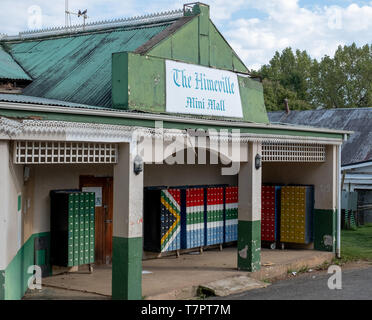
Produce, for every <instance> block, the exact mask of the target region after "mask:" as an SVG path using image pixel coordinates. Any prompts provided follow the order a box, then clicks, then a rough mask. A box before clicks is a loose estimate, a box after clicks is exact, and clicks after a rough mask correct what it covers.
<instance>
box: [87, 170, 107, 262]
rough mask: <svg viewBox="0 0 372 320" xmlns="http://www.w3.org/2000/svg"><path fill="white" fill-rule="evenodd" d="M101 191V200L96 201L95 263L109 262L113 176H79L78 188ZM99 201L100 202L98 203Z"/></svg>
mask: <svg viewBox="0 0 372 320" xmlns="http://www.w3.org/2000/svg"><path fill="white" fill-rule="evenodd" d="M83 188H89V189H85V190H86V191H89V192H95V191H96V192H97V193H98V194H99V193H100V192H101V193H102V201H99V199H98V202H97V201H96V219H95V222H96V226H95V231H96V234H95V241H96V242H95V263H96V264H111V262H112V232H113V224H112V221H113V220H112V219H113V202H114V199H113V198H114V197H113V178H112V177H108V178H96V177H92V176H81V177H80V189H83ZM100 202H101V203H100Z"/></svg>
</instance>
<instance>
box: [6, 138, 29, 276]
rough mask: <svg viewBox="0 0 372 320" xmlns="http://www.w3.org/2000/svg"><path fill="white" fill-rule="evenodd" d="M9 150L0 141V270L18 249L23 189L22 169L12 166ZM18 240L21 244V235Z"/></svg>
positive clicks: (7, 145)
mask: <svg viewBox="0 0 372 320" xmlns="http://www.w3.org/2000/svg"><path fill="white" fill-rule="evenodd" d="M9 150H10V148H9V144H8V142H7V141H0V179H1V180H0V181H1V182H0V206H1V210H0V270H4V269H5V268H6V267H7V266H8V264H9V263H10V262H11V260H12V259H13V257H14V256H15V255H16V253H17V252H18V250H19V248H20V245H19V238H18V236H19V232H18V229H19V225H18V218H19V216H18V215H19V213H18V194H20V193H22V192H23V189H24V186H23V168H22V166H17V165H13V164H12V161H11V155H10V153H9V152H10V151H9ZM21 219H22V217H21ZM20 221H22V220H20ZM20 240H21V244H23V240H24V239H23V237H22V234H21V235H20Z"/></svg>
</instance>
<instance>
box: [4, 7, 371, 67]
mask: <svg viewBox="0 0 372 320" xmlns="http://www.w3.org/2000/svg"><path fill="white" fill-rule="evenodd" d="M185 2H187V1H183V0H176V1H171V0H157V1H150V0H145V1H135V0H125V1H123V0H70V9H71V10H73V11H77V10H78V9H88V15H89V17H90V18H89V20H90V21H97V20H103V19H110V18H121V17H131V16H136V15H142V14H146V13H152V12H161V11H167V10H173V9H180V8H182V6H183V4H184V3H185ZM207 2H208V4H209V5H210V8H211V18H212V20H213V21H214V22H215V23H216V25H217V27H218V28H219V29H220V30H221V32H222V33H223V35H224V36H225V37H226V39H227V40H228V41H229V42H230V44H231V45H232V47H233V48H234V49H235V50H236V52H237V53H238V54H239V55H240V57H241V58H242V59H243V61H245V63H246V64H247V66H248V67H250V68H254V69H257V68H259V67H260V66H261V65H262V64H266V63H268V62H269V60H270V59H271V58H272V56H273V55H274V52H275V51H276V50H279V51H281V50H283V49H284V48H286V47H288V46H290V47H292V48H294V49H297V48H298V49H301V50H307V51H308V53H309V54H310V55H312V56H313V57H315V58H318V59H319V58H321V57H323V56H324V55H325V54H328V55H333V53H334V51H335V50H336V49H337V47H338V45H340V44H341V45H342V44H350V43H352V42H356V43H357V44H358V45H363V44H366V43H370V42H371V38H370V35H371V34H372V2H370V4H369V5H363V6H361V5H357V4H356V3H352V2H353V1H350V2H351V4H349V5H348V6H347V7H341V6H336V5H332V6H326V5H323V6H317V7H313V8H312V9H309V8H304V7H301V6H300V4H299V1H298V0H258V1H257V0H234V1H230V2H226V0H210V1H207ZM332 3H336V1H332ZM339 3H344V1H341V0H340V2H339ZM31 5H39V6H40V7H41V9H42V11H43V26H44V27H53V26H61V25H64V0H54V1H50V0H17V1H13V0H0V21H1V24H0V33H1V32H3V33H8V34H17V33H18V32H20V31H24V30H27V20H28V15H27V9H28V8H29V7H30V6H31ZM250 9H254V10H255V11H254V12H257V11H258V12H259V13H261V14H260V16H258V17H254V18H252V17H250V18H244V17H242V15H243V14H242V12H249V10H250ZM73 20H74V22H75V23H76V22H79V20H78V19H77V18H76V17H73ZM80 21H81V20H80Z"/></svg>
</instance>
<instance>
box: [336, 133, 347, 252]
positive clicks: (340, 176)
mask: <svg viewBox="0 0 372 320" xmlns="http://www.w3.org/2000/svg"><path fill="white" fill-rule="evenodd" d="M343 140H344V141H347V135H346V134H345V135H344V139H343ZM341 151H342V146H341V145H340V146H338V186H337V193H338V194H337V202H338V203H337V207H338V208H337V248H336V256H337V258H339V259H341V192H342V190H341V189H342V185H341V181H342V180H343V179H342V165H341V164H342V162H341Z"/></svg>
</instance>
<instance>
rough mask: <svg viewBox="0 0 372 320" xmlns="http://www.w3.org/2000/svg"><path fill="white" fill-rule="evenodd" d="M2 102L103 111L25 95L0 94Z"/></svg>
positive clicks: (93, 107)
mask: <svg viewBox="0 0 372 320" xmlns="http://www.w3.org/2000/svg"><path fill="white" fill-rule="evenodd" d="M0 101H1V102H12V103H26V104H41V105H44V106H58V107H69V108H81V109H99V110H102V107H96V106H88V105H85V104H80V103H73V102H68V101H60V100H56V99H47V98H40V97H33V96H26V95H23V94H8V93H0ZM107 110H113V109H107Z"/></svg>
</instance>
